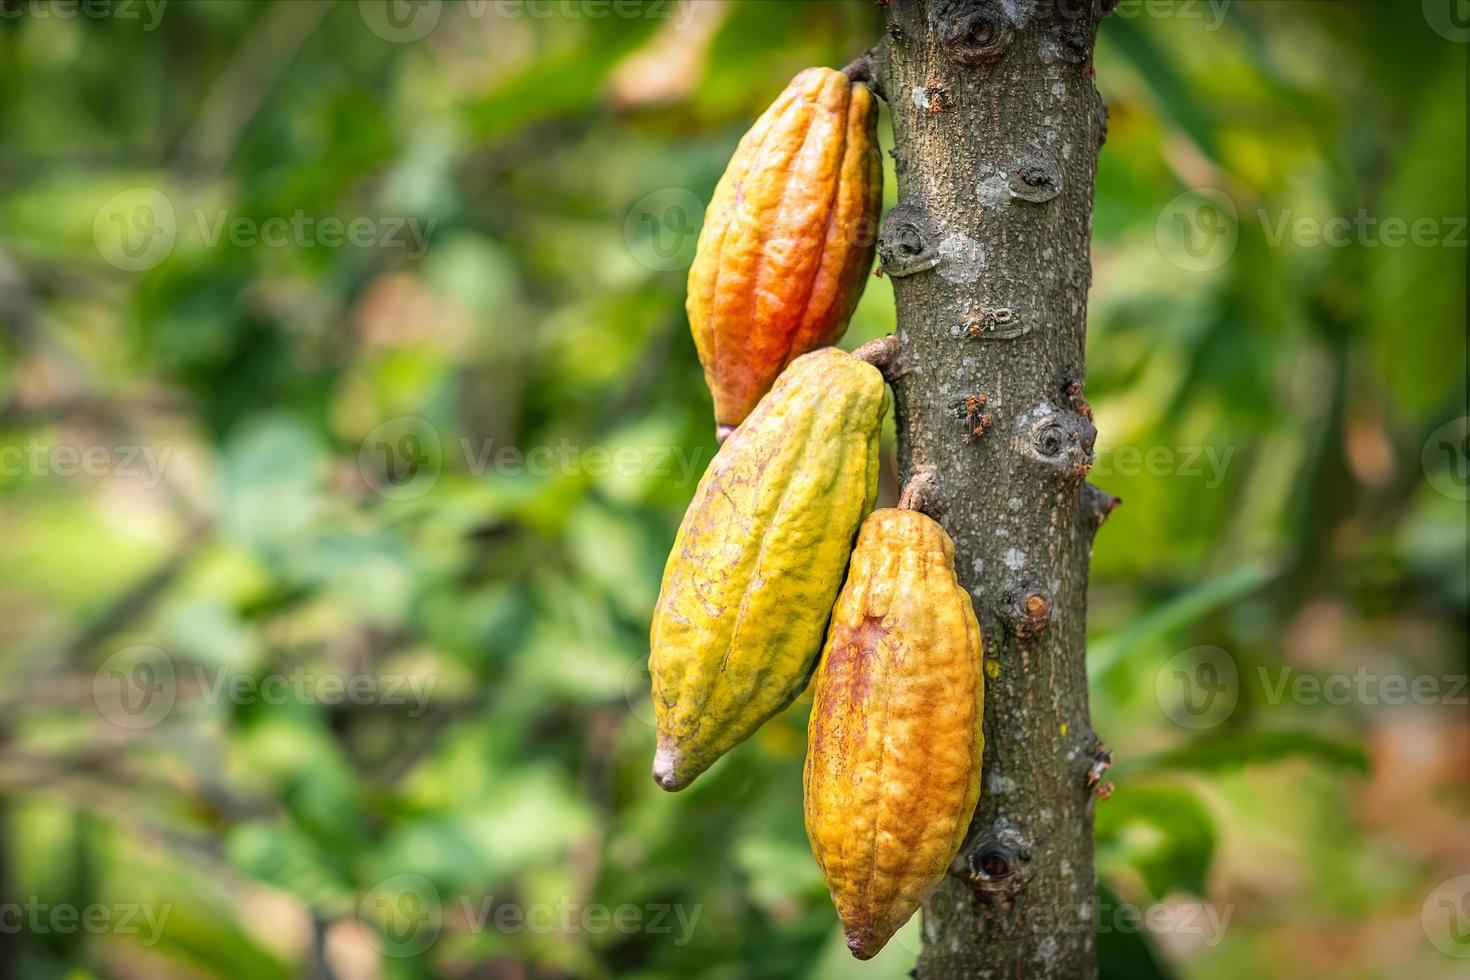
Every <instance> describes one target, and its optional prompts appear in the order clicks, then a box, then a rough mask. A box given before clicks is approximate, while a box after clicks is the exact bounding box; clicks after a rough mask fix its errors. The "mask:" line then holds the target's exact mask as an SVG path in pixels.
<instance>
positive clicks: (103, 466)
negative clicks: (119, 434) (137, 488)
mask: <svg viewBox="0 0 1470 980" xmlns="http://www.w3.org/2000/svg"><path fill="white" fill-rule="evenodd" d="M172 455H173V449H172V447H169V446H164V447H162V448H161V449H155V448H154V447H152V446H74V445H67V444H62V445H58V446H48V445H46V444H44V443H43V442H41V440H39V439H37V438H35V437H34V436H32V437H31V438H29V439H27V440H26V444H25V445H24V446H3V447H0V477H17V476H38V477H45V476H59V477H75V476H87V477H115V478H119V479H128V480H137V481H138V483H139V485H141V486H142V488H143V489H144V490H152V489H153V488H155V487H157V486H158V485H159V484H160V483H162V482H163V475H164V470H165V468H166V467H167V466H168V461H169V457H170V456H172Z"/></svg>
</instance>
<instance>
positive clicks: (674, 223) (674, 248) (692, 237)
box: [623, 187, 704, 272]
mask: <svg viewBox="0 0 1470 980" xmlns="http://www.w3.org/2000/svg"><path fill="white" fill-rule="evenodd" d="M703 214H704V202H703V201H701V200H700V199H699V198H698V197H697V196H696V195H695V193H694V192H693V191H691V190H686V189H685V188H683V187H664V188H661V189H660V190H656V191H654V192H653V193H651V194H645V195H644V196H643V197H641V198H639V199H638V200H637V201H636V202H634V204H633V206H632V207H631V208H629V209H628V217H627V218H626V219H625V220H624V221H623V241H624V242H625V243H626V244H627V246H628V251H629V252H630V253H632V255H633V258H635V259H637V260H638V262H639V263H640V264H641V265H644V266H647V267H648V268H650V269H654V270H656V271H658V272H671V271H673V270H675V269H687V268H689V266H690V265H692V264H693V263H694V246H695V245H696V244H698V242H699V223H700V218H701V216H702V215H703Z"/></svg>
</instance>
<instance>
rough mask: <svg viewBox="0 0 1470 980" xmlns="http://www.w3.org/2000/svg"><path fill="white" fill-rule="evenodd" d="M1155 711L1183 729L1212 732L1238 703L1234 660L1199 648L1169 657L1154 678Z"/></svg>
mask: <svg viewBox="0 0 1470 980" xmlns="http://www.w3.org/2000/svg"><path fill="white" fill-rule="evenodd" d="M1154 697H1155V698H1156V699H1157V700H1158V704H1159V708H1160V709H1161V710H1162V711H1163V712H1164V714H1165V715H1167V716H1168V717H1169V719H1170V720H1171V721H1173V722H1174V723H1175V724H1176V725H1179V726H1181V727H1183V728H1194V729H1202V728H1213V727H1215V726H1216V725H1218V724H1220V723H1221V722H1223V721H1224V720H1225V719H1227V718H1229V717H1230V715H1231V713H1232V712H1234V711H1235V705H1236V702H1237V701H1239V700H1240V672H1239V671H1238V670H1237V669H1236V666H1235V658H1234V657H1232V656H1230V654H1228V653H1226V652H1225V651H1224V650H1222V649H1220V648H1219V647H1212V646H1199V647H1191V648H1189V649H1188V650H1183V651H1181V652H1179V653H1176V654H1175V655H1174V656H1172V657H1170V658H1169V659H1168V661H1167V662H1166V663H1165V664H1164V666H1163V667H1162V668H1160V670H1159V672H1158V674H1157V676H1155V678H1154Z"/></svg>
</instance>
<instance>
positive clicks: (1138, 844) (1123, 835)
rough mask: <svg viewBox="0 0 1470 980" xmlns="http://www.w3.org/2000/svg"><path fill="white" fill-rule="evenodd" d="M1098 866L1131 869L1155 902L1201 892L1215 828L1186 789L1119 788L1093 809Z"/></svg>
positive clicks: (1162, 787)
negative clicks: (1177, 894) (1171, 895)
mask: <svg viewBox="0 0 1470 980" xmlns="http://www.w3.org/2000/svg"><path fill="white" fill-rule="evenodd" d="M1095 835H1096V841H1097V848H1098V865H1099V867H1100V868H1102V869H1104V871H1105V872H1106V871H1107V870H1108V869H1111V870H1112V871H1113V872H1116V871H1117V870H1118V869H1120V868H1125V867H1126V868H1132V869H1133V870H1134V871H1137V872H1138V874H1139V875H1140V876H1141V877H1142V878H1143V881H1144V884H1145V885H1147V886H1148V889H1149V891H1150V892H1151V893H1152V894H1153V896H1154V897H1155V898H1162V897H1164V896H1165V895H1167V894H1169V893H1170V892H1173V891H1188V892H1192V893H1194V894H1196V895H1204V894H1205V879H1206V877H1207V875H1208V874H1209V870H1210V860H1211V858H1212V857H1213V856H1214V853H1215V825H1214V821H1213V820H1211V819H1210V815H1209V814H1208V813H1207V812H1206V811H1205V808H1204V806H1203V805H1202V804H1201V803H1200V801H1199V800H1198V799H1197V798H1196V797H1195V795H1194V794H1193V793H1191V792H1190V791H1188V790H1186V789H1183V788H1180V787H1177V786H1164V785H1154V786H1120V787H1119V788H1118V790H1117V791H1116V792H1115V793H1114V794H1113V796H1112V798H1111V799H1110V800H1108V802H1107V804H1106V805H1104V806H1100V807H1098V808H1097V820H1096V824H1095Z"/></svg>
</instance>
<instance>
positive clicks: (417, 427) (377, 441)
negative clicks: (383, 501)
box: [357, 415, 443, 500]
mask: <svg viewBox="0 0 1470 980" xmlns="http://www.w3.org/2000/svg"><path fill="white" fill-rule="evenodd" d="M442 457H443V446H442V445H441V443H440V441H439V430H437V429H435V428H434V426H433V425H431V424H430V423H429V421H428V420H427V419H422V418H419V417H417V416H414V415H404V416H400V417H398V418H394V419H389V420H388V421H386V422H384V423H383V424H381V425H379V426H377V427H376V428H374V429H373V431H371V432H369V433H368V434H367V438H365V439H363V441H362V447H361V448H360V449H359V450H358V451H357V471H358V472H359V473H361V474H362V479H363V482H364V483H366V484H367V485H368V486H369V487H371V488H372V490H373V492H374V493H376V494H378V495H379V496H382V497H387V498H388V499H389V500H414V499H416V498H418V497H422V496H423V495H424V494H426V493H428V492H429V491H430V490H432V489H434V484H436V483H438V482H439V471H440V467H441V463H440V460H441V459H442Z"/></svg>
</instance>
